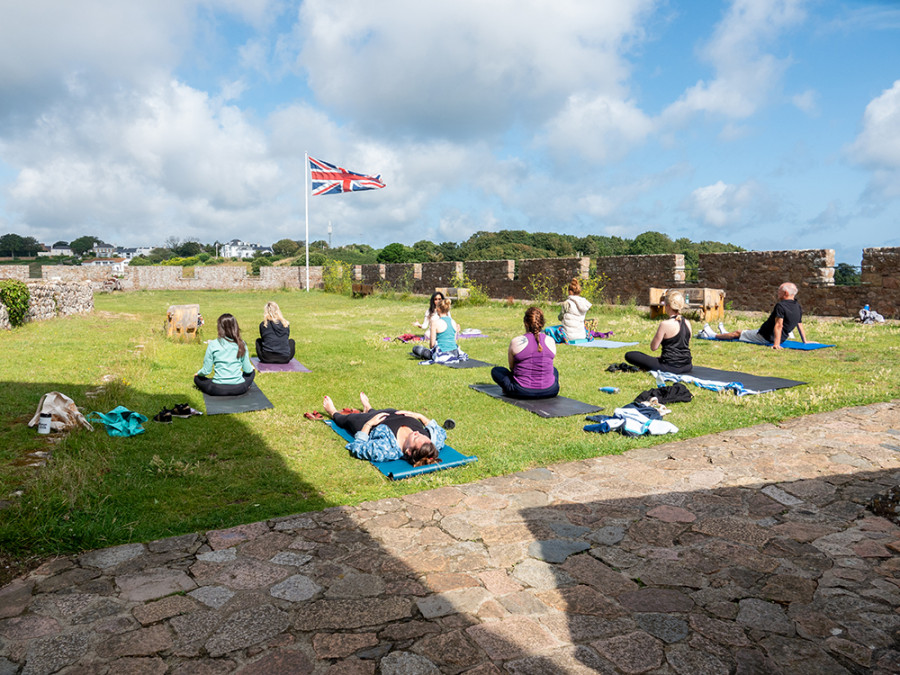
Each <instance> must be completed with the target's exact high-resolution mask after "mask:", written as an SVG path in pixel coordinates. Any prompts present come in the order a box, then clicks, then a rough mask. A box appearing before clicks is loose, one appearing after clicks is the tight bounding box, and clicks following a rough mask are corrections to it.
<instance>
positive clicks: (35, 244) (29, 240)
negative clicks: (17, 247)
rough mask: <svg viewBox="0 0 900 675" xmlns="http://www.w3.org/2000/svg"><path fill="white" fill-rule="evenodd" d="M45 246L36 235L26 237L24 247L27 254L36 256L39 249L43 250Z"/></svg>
mask: <svg viewBox="0 0 900 675" xmlns="http://www.w3.org/2000/svg"><path fill="white" fill-rule="evenodd" d="M43 248H44V245H43V244H42V243H41V242H39V241H38V240H37V239H35V238H34V237H25V240H24V246H23V247H22V250H23V251H24V252H25V255H28V256H36V255H37V254H38V251H41V250H43Z"/></svg>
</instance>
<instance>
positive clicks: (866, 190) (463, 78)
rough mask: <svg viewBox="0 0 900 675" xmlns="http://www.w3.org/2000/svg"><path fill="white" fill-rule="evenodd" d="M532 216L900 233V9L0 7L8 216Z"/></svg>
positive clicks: (831, 235) (342, 227) (250, 230)
mask: <svg viewBox="0 0 900 675" xmlns="http://www.w3.org/2000/svg"><path fill="white" fill-rule="evenodd" d="M306 152H308V153H309V154H311V155H312V156H314V157H317V158H319V159H324V160H326V161H329V162H332V163H336V164H340V165H342V166H346V167H348V168H351V169H353V170H356V171H361V172H365V173H371V174H381V175H382V179H383V180H384V181H385V183H386V184H387V188H385V189H383V190H375V191H370V192H363V193H356V194H348V195H337V196H323V197H314V198H311V199H310V238H311V239H326V238H327V226H328V223H329V222H331V223H332V224H333V228H334V234H333V243H334V244H335V245H340V244H346V243H352V242H363V243H368V244H371V245H373V246H378V247H380V246H384V245H385V244H387V243H390V242H393V241H401V242H403V243H406V244H412V243H414V242H416V241H418V240H420V239H430V240H432V241H462V240H464V239H466V238H468V237H469V236H470V235H471V234H472V233H474V232H476V231H479V230H499V229H505V228H508V229H525V230H532V231H556V232H563V233H568V234H576V235H585V234H605V235H619V236H623V237H634V236H636V235H637V234H640V233H641V232H644V231H646V230H658V231H661V232H665V233H666V234H668V235H669V236H671V237H672V238H678V237H689V238H691V239H693V240H703V239H714V240H719V241H728V242H731V243H735V244H739V245H741V246H744V247H745V248H748V249H757V250H771V249H787V248H822V247H825V248H834V249H836V251H837V257H838V260H839V261H844V262H850V263H851V264H859V259H860V254H861V249H862V248H864V247H870V246H900V234H898V233H900V225H898V223H900V217H898V216H900V4H898V3H896V2H886V1H885V2H878V1H872V2H863V1H853V2H851V1H845V2H838V1H834V0H734V1H732V2H715V1H713V0H708V1H703V2H700V1H697V0H692V1H676V0H669V1H664V0H617V2H596V1H595V0H556V1H555V2H552V3H551V2H526V3H523V2H521V1H518V2H514V1H513V0H492V1H491V2H489V3H485V2H483V0H458V1H457V2H454V3H432V2H421V0H419V1H414V0H382V2H378V3H372V2H365V1H363V0H343V1H342V2H340V3H335V2H331V1H326V0H306V1H305V2H293V1H291V0H198V1H197V2H191V1H190V0H156V1H155V2H153V3H148V2H143V1H141V0H133V1H129V0H123V1H122V2H116V3H109V2H107V1H106V0H67V1H66V2H60V1H59V0H32V1H30V2H28V3H8V5H7V6H6V7H4V11H3V21H2V22H0V233H3V232H18V233H19V234H23V235H31V236H35V237H37V238H38V239H39V240H41V241H45V242H48V243H52V242H53V241H56V240H59V239H65V240H70V239H73V238H75V237H77V236H80V235H83V234H93V235H96V236H99V237H101V238H103V239H105V240H108V241H110V242H111V243H115V244H121V245H143V244H148V245H154V244H160V243H162V242H164V241H165V240H166V239H168V238H170V237H176V238H179V239H188V238H191V239H198V240H200V241H203V242H212V241H214V240H219V241H225V240H228V239H232V238H240V239H244V240H249V241H254V242H259V243H272V242H274V241H276V240H278V239H281V238H283V237H290V238H297V239H302V238H303V237H304V227H305V210H304V179H305V171H304V153H306Z"/></svg>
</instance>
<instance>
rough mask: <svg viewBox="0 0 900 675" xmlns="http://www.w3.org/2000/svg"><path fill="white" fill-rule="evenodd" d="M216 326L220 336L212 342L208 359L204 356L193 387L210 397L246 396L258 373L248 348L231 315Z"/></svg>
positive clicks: (221, 318)
mask: <svg viewBox="0 0 900 675" xmlns="http://www.w3.org/2000/svg"><path fill="white" fill-rule="evenodd" d="M216 327H217V329H218V332H219V337H218V338H217V339H215V340H210V341H209V344H208V345H207V347H206V356H204V357H203V367H202V368H200V370H198V371H197V374H196V375H194V384H195V385H197V388H198V389H199V390H200V391H202V392H203V393H204V394H208V395H210V396H237V395H239V394H243V393H246V391H247V390H248V389H249V388H250V385H251V384H253V377H254V376H255V375H256V370H254V368H253V364H252V363H250V356H249V354H248V353H247V345H246V343H245V342H244V341H243V340H242V339H241V329H240V326H238V322H237V319H235V318H234V317H233V316H231V314H223V315H222V316H220V317H219V320H218V321H217V322H216ZM213 373H215V374H213ZM210 375H212V378H210Z"/></svg>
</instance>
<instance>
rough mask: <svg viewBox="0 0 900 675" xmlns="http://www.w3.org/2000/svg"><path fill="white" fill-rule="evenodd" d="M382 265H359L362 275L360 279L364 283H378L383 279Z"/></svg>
mask: <svg viewBox="0 0 900 675" xmlns="http://www.w3.org/2000/svg"><path fill="white" fill-rule="evenodd" d="M384 267H385V266H384V265H359V269H360V274H361V275H362V278H361V279H360V281H361V282H362V283H364V284H380V283H381V282H382V281H384V274H385V269H384Z"/></svg>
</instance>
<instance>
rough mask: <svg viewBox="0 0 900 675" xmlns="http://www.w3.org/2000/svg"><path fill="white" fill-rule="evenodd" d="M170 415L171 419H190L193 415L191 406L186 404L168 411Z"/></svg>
mask: <svg viewBox="0 0 900 675" xmlns="http://www.w3.org/2000/svg"><path fill="white" fill-rule="evenodd" d="M170 412H171V413H172V417H190V416H191V415H193V414H194V413H193V411H192V410H191V406H189V405H188V404H187V403H179V404H178V405H176V406H175V407H174V408H172V410H171V411H170Z"/></svg>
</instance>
